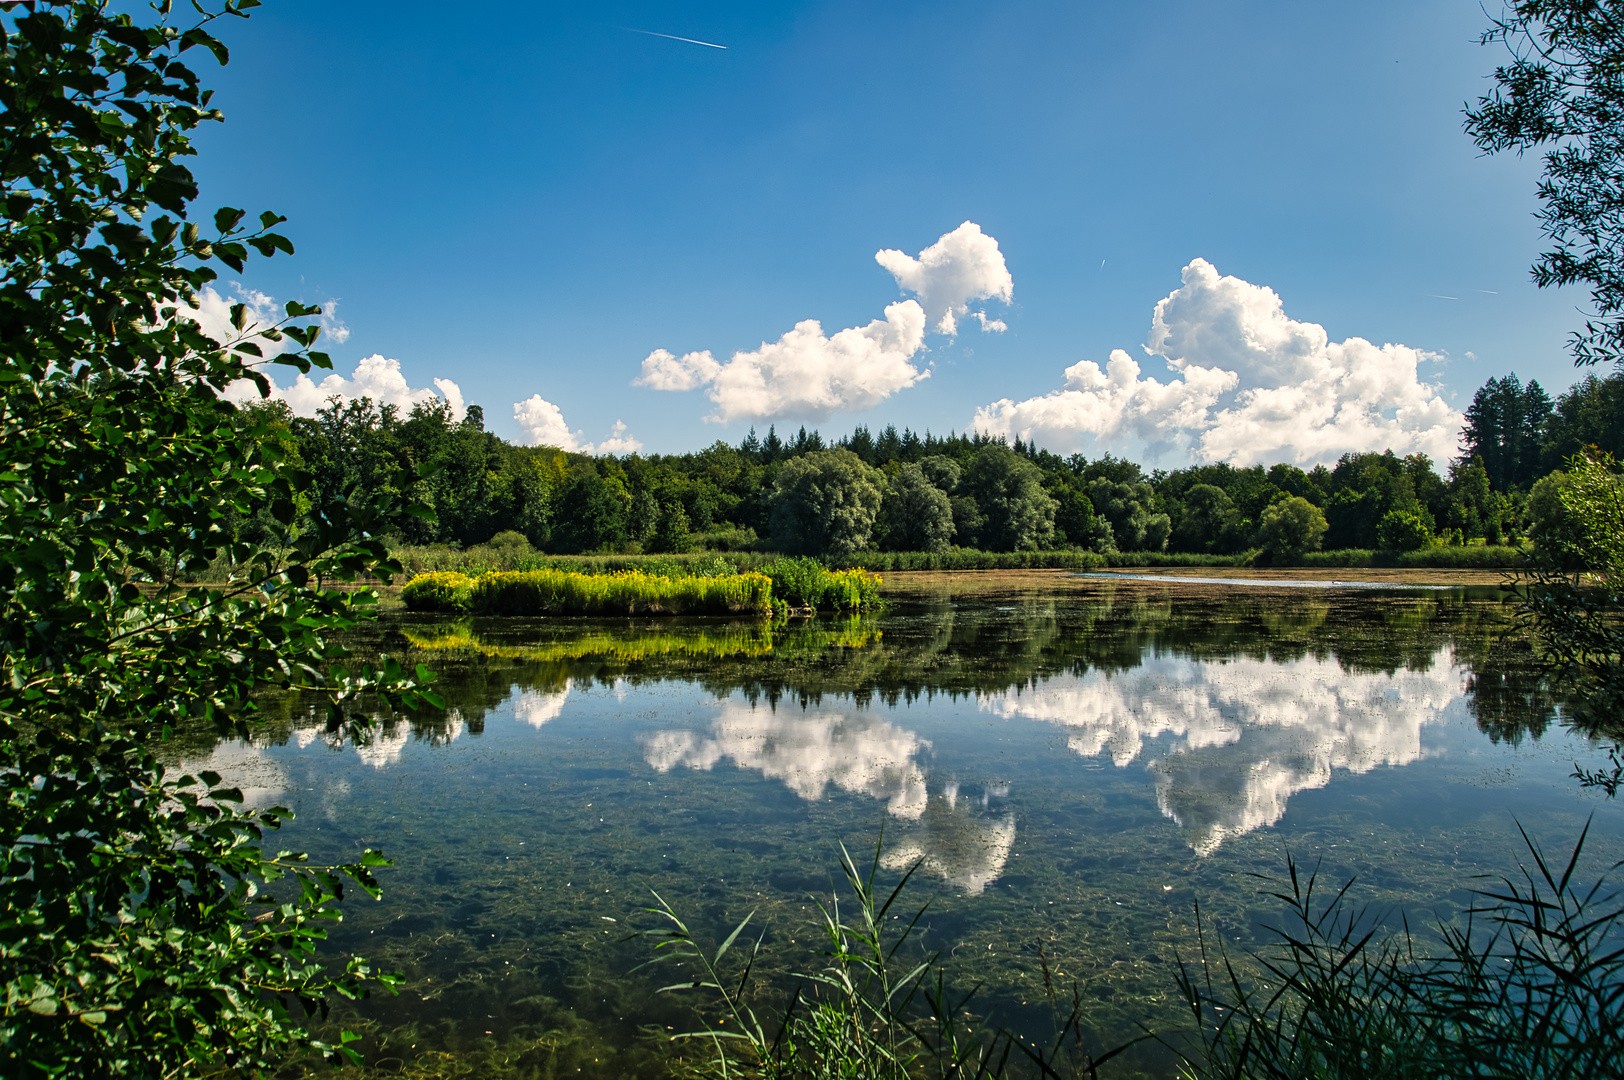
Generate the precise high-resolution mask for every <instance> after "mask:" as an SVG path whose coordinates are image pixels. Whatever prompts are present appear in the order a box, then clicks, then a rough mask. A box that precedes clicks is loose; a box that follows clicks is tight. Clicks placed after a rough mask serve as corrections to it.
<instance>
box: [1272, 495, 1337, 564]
mask: <svg viewBox="0 0 1624 1080" xmlns="http://www.w3.org/2000/svg"><path fill="white" fill-rule="evenodd" d="M1328 527H1329V526H1327V525H1326V523H1325V514H1324V513H1323V512H1321V510H1320V508H1319V507H1317V506H1315V505H1314V504H1313V503H1311V502H1309V501H1308V500H1307V499H1304V498H1302V497H1301V496H1298V495H1291V496H1288V497H1287V498H1284V499H1281V500H1280V501H1279V502H1277V503H1275V504H1274V505H1273V506H1271V507H1269V508H1268V509H1267V510H1265V511H1263V522H1262V525H1261V527H1260V528H1259V529H1258V541H1259V544H1260V546H1261V547H1262V548H1263V550H1264V552H1265V553H1266V554H1267V555H1268V556H1269V557H1270V558H1272V559H1274V560H1276V561H1279V560H1282V559H1287V558H1291V557H1294V556H1298V555H1301V554H1302V553H1303V552H1305V551H1316V550H1318V548H1319V546H1320V542H1321V541H1322V540H1323V538H1324V536H1325V530H1326V529H1327V528H1328Z"/></svg>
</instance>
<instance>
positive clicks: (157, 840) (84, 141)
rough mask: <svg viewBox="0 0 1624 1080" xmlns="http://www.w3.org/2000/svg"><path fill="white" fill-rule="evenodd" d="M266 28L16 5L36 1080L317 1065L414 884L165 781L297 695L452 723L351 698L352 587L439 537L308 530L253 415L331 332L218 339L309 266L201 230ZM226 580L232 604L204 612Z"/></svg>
mask: <svg viewBox="0 0 1624 1080" xmlns="http://www.w3.org/2000/svg"><path fill="white" fill-rule="evenodd" d="M256 6H258V4H257V2H256V0H224V3H223V6H221V7H219V8H218V9H216V10H213V11H204V9H203V8H201V7H198V8H197V9H196V10H197V11H198V12H199V14H198V15H197V16H196V18H195V20H194V21H192V22H191V23H189V24H185V25H174V24H172V22H171V13H170V5H169V3H168V2H163V3H159V4H156V5H154V9H155V11H156V13H157V15H156V22H154V23H152V24H150V25H143V24H140V23H137V22H136V21H134V20H133V19H132V18H131V17H129V16H128V15H124V14H119V13H117V9H116V8H115V7H114V6H113V5H111V4H108V3H105V2H101V0H73V2H70V0H62V2H48V0H39V2H35V3H28V4H18V3H0V31H3V33H4V35H5V42H4V49H3V51H0V110H3V111H0V184H3V189H4V190H3V192H0V198H3V211H4V217H3V219H0V259H3V262H0V266H3V270H0V274H3V276H0V845H3V847H4V851H5V861H4V863H3V865H0V984H3V987H4V995H5V996H4V1006H3V1009H4V1011H3V1014H0V1062H3V1063H0V1073H3V1074H4V1075H6V1076H8V1077H28V1076H63V1077H70V1076H94V1077H104V1076H137V1077H149V1076H150V1077H159V1076H162V1077H170V1076H177V1075H188V1074H193V1073H202V1072H210V1071H215V1070H218V1069H220V1068H234V1069H238V1070H242V1071H252V1070H254V1069H255V1068H258V1067H262V1066H266V1065H269V1064H271V1063H273V1062H275V1061H277V1060H279V1059H280V1058H281V1057H283V1056H284V1055H285V1054H286V1053H287V1052H288V1051H289V1050H290V1049H294V1048H296V1047H298V1046H301V1045H309V1043H310V1036H309V1035H308V1034H307V1032H306V1031H305V1030H304V1029H303V1027H302V1021H303V1018H304V1017H305V1016H307V1015H309V1014H310V1013H311V1012H313V1011H320V1010H324V1009H325V1008H326V1004H327V1000H328V998H329V996H330V995H332V994H334V993H337V994H345V995H355V994H358V993H361V992H363V986H364V984H365V982H366V981H367V980H368V978H369V977H371V976H372V972H371V971H370V970H369V968H368V967H367V965H366V964H365V962H364V961H361V960H359V959H354V960H351V961H350V962H349V964H348V966H347V968H346V970H344V971H343V972H341V973H331V972H328V971H327V970H325V969H324V968H323V967H322V965H320V964H319V963H317V961H316V959H315V947H316V943H317V942H318V940H319V939H320V938H321V937H322V936H323V931H322V927H323V925H324V924H325V923H326V922H327V921H329V920H331V919H334V918H336V917H337V916H338V908H337V905H338V903H339V901H340V900H341V899H342V897H343V893H344V888H345V883H346V881H348V882H350V883H352V884H353V885H358V886H359V887H361V888H362V889H364V890H366V891H368V892H376V888H377V885H376V882H375V881H374V880H373V878H372V876H371V868H372V867H375V866H378V865H382V864H383V862H384V860H383V859H382V857H381V856H379V855H377V854H376V853H373V852H367V853H365V854H364V855H363V856H362V857H361V858H360V860H359V861H358V862H357V863H356V864H354V865H350V866H342V867H313V866H310V865H308V864H307V863H306V862H305V861H304V860H303V859H302V857H300V856H297V855H294V854H291V853H287V852H281V853H276V852H274V851H273V850H268V849H266V848H265V847H264V846H262V840H263V834H264V832H265V831H266V830H267V829H274V828H275V827H276V826H277V825H278V823H279V822H280V821H281V820H282V819H283V818H285V817H286V816H287V815H286V812H285V811H280V810H276V809H271V810H252V809H247V808H244V807H243V806H242V805H241V797H240V795H239V794H238V793H237V792H236V791H233V790H230V789H227V788H224V787H222V786H221V784H220V778H219V777H218V776H215V775H212V774H208V773H204V774H202V775H199V776H196V777H191V776H180V777H174V776H170V775H166V774H165V772H164V770H163V768H162V766H161V765H159V764H158V762H157V761H156V760H155V758H154V757H153V755H152V747H153V744H154V742H155V741H156V740H158V739H161V738H162V737H164V736H165V735H166V734H168V733H169V732H171V731H173V730H176V729H178V728H181V727H182V726H187V725H209V726H212V727H214V728H215V729H217V730H219V731H223V732H230V731H237V732H239V733H242V732H247V731H248V730H249V729H250V727H251V725H252V724H253V722H254V719H255V714H256V711H257V706H256V694H257V693H258V692H260V691H262V690H267V689H274V690H280V691H290V692H303V693H308V694H313V695H321V696H322V697H324V698H325V699H326V701H327V716H328V722H329V725H330V726H331V727H333V728H334V729H339V728H345V727H348V728H349V729H351V731H352V734H354V735H355V736H356V737H358V738H364V737H365V727H364V725H365V723H366V721H365V720H364V719H363V718H362V716H361V714H360V713H359V711H358V710H357V708H356V706H357V702H358V701H359V700H363V699H364V700H366V701H367V704H368V707H369V708H376V707H377V706H378V705H379V704H380V703H382V704H386V705H388V706H389V707H395V708H401V707H410V706H412V705H415V704H417V703H419V702H422V701H425V700H429V701H432V700H433V698H432V695H429V694H428V692H427V691H426V690H424V689H423V687H422V684H423V683H424V682H425V681H426V680H427V678H428V676H427V673H425V672H422V671H418V672H416V673H407V672H405V671H402V670H401V669H400V667H399V665H398V664H397V663H395V662H393V661H389V660H384V661H383V662H382V663H381V665H380V666H379V667H376V668H370V667H360V668H355V669H354V670H350V669H347V668H346V667H345V666H344V664H343V655H344V654H343V650H342V648H341V647H340V646H339V644H338V643H337V638H338V636H339V635H340V634H341V633H342V632H343V631H345V630H346V629H348V628H350V627H353V626H354V625H356V624H357V623H358V622H360V621H361V620H363V619H365V618H367V617H368V615H369V612H370V610H371V608H370V606H369V605H371V604H372V603H373V600H374V598H373V597H372V595H371V594H370V593H368V592H366V591H364V590H361V591H341V590H338V589H334V588H332V587H331V586H332V583H334V582H341V581H348V580H353V579H354V578H355V577H356V576H357V575H359V574H362V573H374V574H388V573H390V572H391V571H392V570H393V569H395V568H394V567H393V566H392V565H391V563H390V562H389V557H388V553H387V552H386V551H385V549H384V547H383V546H382V544H381V543H379V541H378V539H377V537H378V536H379V535H380V534H382V533H384V532H386V531H389V530H398V529H400V528H401V527H402V524H403V523H404V522H405V521H407V520H409V519H410V517H411V515H412V514H413V513H414V512H421V511H420V510H418V509H417V508H414V507H413V506H412V505H409V504H408V503H407V502H405V501H404V499H403V498H402V497H398V496H394V495H391V494H389V488H388V486H385V488H384V489H383V490H382V491H381V492H380V493H377V494H371V495H363V494H359V493H357V492H355V491H353V490H352V491H349V492H344V493H340V494H338V495H337V496H335V497H333V498H330V499H325V500H323V502H322V503H321V504H320V505H319V506H315V507H313V508H311V512H310V513H309V514H308V515H306V516H305V519H304V521H303V523H302V527H301V528H300V529H298V530H294V529H293V528H292V527H291V525H292V523H293V522H294V521H295V520H296V519H297V518H298V517H299V516H300V513H301V510H302V507H301V505H300V501H299V498H298V496H297V495H296V492H298V491H299V490H301V489H303V488H306V487H308V481H307V480H306V479H305V478H303V477H300V476H298V475H296V474H295V470H294V468H293V465H292V463H291V462H290V461H289V460H288V446H289V441H288V440H287V438H286V437H285V435H286V429H285V426H283V427H281V428H279V427H278V424H279V423H281V420H280V419H279V418H278V416H277V414H276V412H275V411H274V410H246V411H239V410H238V409H236V408H234V407H233V406H232V405H231V404H229V403H228V402H226V401H225V400H223V399H222V397H221V393H222V391H224V390H225V389H226V388H227V387H228V386H230V385H232V384H234V383H238V382H240V381H242V380H244V379H247V380H250V381H252V382H254V383H256V384H258V385H259V387H260V389H261V391H262V392H264V391H265V390H266V389H267V384H266V380H265V378H264V376H263V375H262V374H261V373H260V372H259V371H258V370H257V369H258V367H259V366H261V365H262V364H263V363H265V362H266V361H265V360H264V354H265V353H268V352H273V351H276V350H281V351H280V352H279V354H278V355H277V356H276V357H275V362H277V363H283V364H289V365H292V366H294V367H296V368H298V369H300V370H301V371H305V370H308V369H309V368H310V367H311V366H321V367H327V366H330V364H329V362H328V360H327V358H326V357H325V356H324V355H323V354H322V353H320V352H317V351H313V350H312V348H311V346H313V345H314V344H315V342H316V339H317V329H316V328H315V327H314V326H310V325H307V324H306V323H305V322H303V321H301V320H305V319H307V318H308V317H309V316H312V315H315V314H318V311H317V310H316V309H314V308H308V307H302V306H300V305H298V304H290V305H289V306H288V309H287V319H286V320H284V321H283V322H282V323H280V324H278V325H275V326H258V325H253V324H251V323H250V322H249V320H248V318H247V313H246V311H245V309H244V308H243V307H241V306H239V307H237V308H235V309H234V311H233V322H234V325H235V327H236V330H235V333H234V334H233V335H232V336H231V340H228V341H216V340H213V339H211V338H210V337H208V336H206V335H205V334H204V333H203V332H202V331H201V330H200V329H199V327H198V325H197V324H196V323H195V322H193V321H191V320H190V319H189V318H188V317H187V312H188V310H189V304H190V302H191V301H193V300H194V299H195V297H196V295H197V293H198V291H199V290H201V289H202V288H203V287H204V286H205V285H207V284H208V283H209V282H211V281H213V280H215V278H216V272H215V269H214V267H215V265H217V264H223V265H224V266H226V267H228V268H230V269H231V270H232V271H233V272H240V271H241V270H242V268H243V265H244V262H245V260H246V259H247V258H248V257H249V255H250V252H251V251H252V252H257V253H258V254H260V255H262V256H271V255H274V254H275V253H276V252H278V251H281V252H289V253H290V252H291V251H292V250H293V247H292V244H291V243H289V241H288V240H287V239H286V238H284V237H283V236H281V235H280V234H278V233H276V232H275V231H274V229H275V228H276V226H277V225H278V224H279V223H280V222H281V220H282V219H281V218H279V217H278V216H277V215H275V214H272V213H265V214H262V215H260V216H259V217H258V218H257V219H252V220H249V221H247V223H245V219H246V215H245V214H244V213H243V212H242V211H240V210H234V209H230V208H227V209H222V210H220V211H218V212H217V213H215V214H214V215H212V217H210V218H209V219H208V220H207V221H206V222H205V223H202V224H200V223H198V222H196V221H193V220H190V219H189V217H188V206H189V204H190V203H191V201H192V200H193V199H194V198H195V197H196V194H197V188H196V184H195V182H194V180H193V178H192V175H191V173H190V172H189V171H188V170H187V169H186V167H185V165H184V164H183V161H184V159H185V158H186V157H187V156H189V155H191V154H192V153H193V152H194V150H193V148H192V146H191V141H190V140H191V132H192V131H193V130H194V129H196V128H197V127H198V125H200V124H202V123H203V122H205V121H212V120H219V119H220V118H221V117H220V114H219V113H218V112H217V111H215V110H213V109H211V108H210V104H209V102H210V93H209V91H207V90H206V89H204V87H203V86H202V84H201V82H200V80H199V78H198V76H197V74H196V73H194V72H193V70H192V69H191V68H190V67H189V66H188V62H189V61H192V60H195V59H196V58H198V57H202V58H204V59H205V61H218V62H220V63H224V62H225V61H226V59H227V53H226V49H225V47H224V45H222V44H221V43H220V42H219V41H218V40H217V39H216V38H215V37H214V36H213V34H212V32H211V31H212V27H213V24H215V23H216V22H218V21H219V20H220V19H221V18H223V17H231V16H244V15H245V13H246V11H247V10H248V9H249V8H252V7H256ZM188 18H189V19H190V18H192V16H191V15H190V13H189V14H188ZM414 481H415V478H408V479H406V480H403V481H402V482H401V483H399V484H396V485H393V489H394V490H399V491H406V490H408V489H410V488H411V486H412V484H413V482H414ZM247 521H252V522H254V523H256V524H255V527H254V528H244V527H242V525H243V523H244V522H247ZM252 539H260V540H263V541H264V543H254V542H250V541H251V540H252ZM221 563H225V564H228V565H230V566H233V567H235V568H236V570H235V572H234V574H233V576H232V578H231V580H230V581H229V582H228V583H227V584H225V585H224V586H220V587H214V588H210V589H200V588H186V587H184V585H183V584H182V583H183V582H185V581H186V580H187V579H188V575H191V574H195V572H196V571H197V570H199V569H200V568H202V567H204V566H207V565H209V564H221ZM324 586H325V587H324ZM318 1045H319V1044H318ZM325 1049H327V1050H329V1051H331V1050H333V1049H335V1048H332V1047H326V1048H325Z"/></svg>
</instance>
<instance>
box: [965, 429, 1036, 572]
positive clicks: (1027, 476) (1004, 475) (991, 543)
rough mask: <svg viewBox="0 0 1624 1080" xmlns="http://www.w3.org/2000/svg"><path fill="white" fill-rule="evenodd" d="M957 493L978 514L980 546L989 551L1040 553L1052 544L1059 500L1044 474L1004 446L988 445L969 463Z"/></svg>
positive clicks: (978, 539) (977, 540) (977, 534)
mask: <svg viewBox="0 0 1624 1080" xmlns="http://www.w3.org/2000/svg"><path fill="white" fill-rule="evenodd" d="M959 491H960V492H961V493H962V494H963V495H964V496H965V497H968V498H971V499H974V500H975V504H976V511H977V513H978V515H979V517H980V527H979V528H978V529H977V532H976V534H975V539H976V545H975V546H977V547H979V548H982V549H984V550H986V551H1041V550H1043V549H1044V548H1045V547H1048V546H1049V545H1050V544H1052V543H1053V542H1054V512H1055V501H1054V500H1053V499H1052V498H1050V497H1049V493H1048V492H1046V491H1044V490H1043V473H1042V472H1041V471H1040V470H1039V469H1038V467H1037V466H1036V465H1034V464H1032V463H1031V462H1030V461H1028V460H1027V459H1026V458H1024V457H1022V456H1021V455H1019V454H1017V453H1015V452H1014V451H1013V450H1010V449H1009V448H1008V447H1005V446H1003V445H1001V444H996V443H995V444H993V445H990V446H984V447H982V448H981V449H980V450H979V451H977V453H976V455H975V457H973V458H971V459H970V463H969V464H968V465H967V466H966V467H965V470H964V476H963V478H962V479H961V480H960V481H959Z"/></svg>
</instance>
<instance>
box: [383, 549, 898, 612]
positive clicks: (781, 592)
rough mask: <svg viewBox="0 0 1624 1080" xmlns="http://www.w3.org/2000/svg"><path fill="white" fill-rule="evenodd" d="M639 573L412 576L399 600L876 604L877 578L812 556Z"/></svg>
mask: <svg viewBox="0 0 1624 1080" xmlns="http://www.w3.org/2000/svg"><path fill="white" fill-rule="evenodd" d="M644 566H645V568H644V569H638V570H619V569H616V570H609V571H607V572H604V573H598V574H592V573H578V572H575V571H570V570H555V569H545V570H508V571H499V570H498V571H489V572H486V573H483V574H479V575H477V576H472V577H471V576H469V575H466V574H461V573H457V572H455V571H440V572H437V573H429V574H420V575H418V576H417V577H414V578H412V579H411V580H410V581H409V582H407V584H406V587H405V588H404V589H402V590H401V599H402V601H404V603H405V604H406V606H407V607H408V608H410V609H411V610H413V611H438V612H471V613H474V614H479V615H611V614H613V615H644V614H647V615H738V614H743V613H747V612H754V613H756V614H759V615H770V614H772V613H773V611H774V610H775V609H777V610H779V611H780V612H783V611H786V610H787V609H790V608H794V609H803V610H814V611H816V610H822V611H858V610H872V609H874V608H876V607H879V606H880V604H881V601H880V593H879V589H880V579H879V577H877V576H876V575H874V574H871V573H869V572H867V571H865V570H861V569H850V570H830V569H829V568H827V567H826V566H824V565H823V564H822V563H820V562H818V561H817V560H815V559H809V558H798V559H795V558H783V557H780V558H776V559H771V560H768V561H765V562H762V563H761V564H760V569H759V570H739V569H738V568H737V567H736V566H734V565H733V564H732V563H728V562H686V563H668V564H665V565H660V563H659V562H657V561H656V562H652V563H645V564H644Z"/></svg>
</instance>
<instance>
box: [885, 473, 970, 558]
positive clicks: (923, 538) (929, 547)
mask: <svg viewBox="0 0 1624 1080" xmlns="http://www.w3.org/2000/svg"><path fill="white" fill-rule="evenodd" d="M955 471H956V470H955ZM880 518H881V526H882V528H883V530H884V534H885V546H886V547H887V548H889V549H890V550H892V551H946V550H947V549H948V547H950V546H951V545H952V543H953V533H954V528H953V503H952V501H951V500H950V499H949V498H948V494H947V492H946V491H943V490H942V489H941V488H939V487H937V486H936V485H935V484H933V483H931V482H930V479H929V478H928V477H927V476H926V475H925V471H924V470H923V469H921V468H920V467H919V466H918V465H915V464H913V463H909V464H906V465H903V466H902V467H901V468H900V469H898V470H897V472H896V475H894V476H892V477H891V481H890V484H889V486H888V487H887V488H886V491H885V498H884V499H883V500H882V501H881V503H880Z"/></svg>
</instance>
